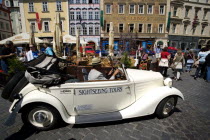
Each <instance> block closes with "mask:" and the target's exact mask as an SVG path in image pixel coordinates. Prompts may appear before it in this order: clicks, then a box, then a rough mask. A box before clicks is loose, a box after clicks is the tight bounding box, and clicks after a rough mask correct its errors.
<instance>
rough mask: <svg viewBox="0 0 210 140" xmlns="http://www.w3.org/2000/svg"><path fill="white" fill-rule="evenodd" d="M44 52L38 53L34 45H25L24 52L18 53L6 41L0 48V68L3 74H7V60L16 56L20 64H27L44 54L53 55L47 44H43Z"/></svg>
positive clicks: (10, 42) (11, 44)
mask: <svg viewBox="0 0 210 140" xmlns="http://www.w3.org/2000/svg"><path fill="white" fill-rule="evenodd" d="M43 46H44V50H42V51H38V50H37V47H36V46H34V45H32V44H31V45H28V44H27V45H26V46H25V47H24V50H23V51H21V52H18V51H17V50H16V48H15V47H14V45H13V42H12V41H6V43H5V45H4V46H3V47H0V68H1V70H2V71H3V72H4V73H8V63H9V59H11V58H14V57H15V56H18V59H19V60H20V61H22V62H28V61H31V60H33V59H35V58H37V57H38V56H39V55H40V54H42V53H45V54H47V55H53V50H52V48H51V47H49V44H47V43H45V44H43Z"/></svg>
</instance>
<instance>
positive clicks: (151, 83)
mask: <svg viewBox="0 0 210 140" xmlns="http://www.w3.org/2000/svg"><path fill="white" fill-rule="evenodd" d="M126 71H127V73H128V76H129V78H130V80H131V81H133V83H134V85H135V89H134V91H135V94H136V99H139V98H140V97H142V96H143V95H144V94H146V93H147V92H149V91H150V90H151V89H154V88H157V87H160V86H164V84H163V76H162V75H161V74H160V73H159V72H153V71H145V70H137V69H127V70H126Z"/></svg>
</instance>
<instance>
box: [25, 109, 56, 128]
mask: <svg viewBox="0 0 210 140" xmlns="http://www.w3.org/2000/svg"><path fill="white" fill-rule="evenodd" d="M28 119H29V122H30V123H31V124H32V125H34V126H36V127H47V126H49V125H50V124H51V123H52V122H53V114H52V113H51V112H50V111H48V110H44V109H42V110H40V109H34V110H32V111H31V112H30V113H29V116H28Z"/></svg>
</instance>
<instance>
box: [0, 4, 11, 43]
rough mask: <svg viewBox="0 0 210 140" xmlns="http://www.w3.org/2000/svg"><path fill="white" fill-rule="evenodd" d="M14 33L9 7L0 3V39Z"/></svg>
mask: <svg viewBox="0 0 210 140" xmlns="http://www.w3.org/2000/svg"><path fill="white" fill-rule="evenodd" d="M12 35H13V32H12V25H11V19H10V11H9V9H8V8H7V7H6V6H4V5H3V4H0V40H3V39H6V38H8V37H11V36H12Z"/></svg>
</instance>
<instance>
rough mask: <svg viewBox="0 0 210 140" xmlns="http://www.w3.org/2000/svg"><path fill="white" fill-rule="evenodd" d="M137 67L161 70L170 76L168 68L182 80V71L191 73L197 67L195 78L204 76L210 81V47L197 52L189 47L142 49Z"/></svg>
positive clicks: (176, 77) (176, 78) (164, 74)
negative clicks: (183, 48) (184, 49)
mask: <svg viewBox="0 0 210 140" xmlns="http://www.w3.org/2000/svg"><path fill="white" fill-rule="evenodd" d="M138 60H139V63H138V65H137V68H139V69H143V70H153V71H159V72H160V73H161V74H162V75H163V76H164V77H168V76H169V75H168V69H169V68H171V69H172V70H173V74H174V76H173V78H174V80H177V81H178V80H182V79H181V73H183V72H188V73H191V70H192V68H195V69H196V70H195V73H194V76H193V77H194V79H195V80H196V79H197V78H203V79H204V80H205V81H206V82H210V48H207V47H202V49H201V50H200V52H198V54H196V53H195V52H193V50H190V49H189V48H187V49H186V51H182V50H179V49H175V48H174V50H173V51H169V49H168V47H165V48H161V47H160V46H157V47H156V48H147V49H140V50H139V55H138Z"/></svg>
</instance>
